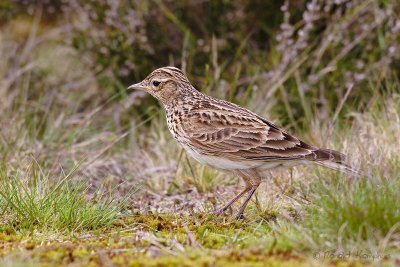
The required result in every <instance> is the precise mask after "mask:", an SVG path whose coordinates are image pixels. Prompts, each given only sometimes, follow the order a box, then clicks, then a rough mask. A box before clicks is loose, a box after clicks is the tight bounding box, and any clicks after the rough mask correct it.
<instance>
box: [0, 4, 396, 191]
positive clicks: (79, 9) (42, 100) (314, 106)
mask: <svg viewBox="0 0 400 267" xmlns="http://www.w3.org/2000/svg"><path fill="white" fill-rule="evenodd" d="M399 14H400V3H399V2H398V1H395V0H353V1H344V0H311V1H305V0H293V1H260V0H251V1H244V0H243V1H242V0H235V1H223V0H221V1H202V0H201V1H200V0H192V1H169V0H152V1H134V0H99V1H81V0H70V1H62V0H59V1H57V0H54V1H50V0H48V1H24V0H21V1H18V0H3V1H1V3H0V25H1V26H0V30H1V31H0V55H1V62H0V114H1V115H0V125H1V129H0V164H2V165H3V167H2V168H3V169H4V172H5V173H12V172H13V171H17V170H18V171H21V172H24V170H25V168H26V166H29V165H30V164H31V163H32V161H35V162H37V163H38V164H39V165H40V166H42V168H43V169H44V172H46V173H48V174H49V177H53V176H54V177H58V175H59V174H60V172H62V171H63V170H70V169H72V168H73V166H76V165H79V167H78V173H79V175H78V176H79V179H83V180H87V181H90V182H91V183H92V184H93V185H94V186H95V187H100V186H105V187H107V186H109V187H112V186H113V185H115V184H121V183H122V184H123V185H122V187H124V186H126V187H127V188H130V186H132V185H135V184H136V183H137V182H138V181H139V182H140V183H144V184H145V185H146V188H147V189H148V190H150V191H151V190H152V191H154V192H167V193H171V192H187V191H190V192H191V191H196V192H197V193H198V192H200V193H202V192H213V191H215V190H216V188H217V187H218V186H217V185H218V184H219V183H218V182H216V178H215V177H216V176H221V177H222V176H224V175H221V174H219V173H217V172H216V171H213V170H210V169H208V168H204V167H198V166H197V165H196V166H197V167H196V168H192V167H191V166H192V165H193V162H191V161H189V160H188V159H186V156H185V155H184V154H182V151H181V150H180V149H179V148H178V146H177V144H176V143H174V142H171V141H172V139H171V136H170V134H169V133H168V130H167V128H166V125H165V119H164V114H163V112H162V110H161V108H160V105H159V104H158V103H157V102H156V101H155V100H154V99H152V98H151V97H150V96H148V95H147V94H145V93H143V92H132V93H130V94H128V92H127V90H126V88H127V86H129V85H130V84H132V83H135V82H138V81H141V80H142V79H143V78H144V77H145V76H147V75H148V74H149V73H150V72H151V71H152V70H154V69H156V68H158V67H161V66H165V65H172V66H176V67H179V68H182V69H183V70H184V71H185V72H186V73H187V75H188V77H189V79H190V80H191V81H192V83H193V84H194V85H195V87H196V88H198V89H199V90H201V91H202V92H204V93H207V94H210V95H212V96H215V97H218V98H222V99H226V100H229V101H233V102H235V103H238V104H240V105H244V106H246V107H248V108H250V109H252V110H254V111H256V112H258V113H259V114H260V115H262V116H265V117H267V118H268V119H271V120H273V121H275V122H276V123H278V124H279V125H282V126H284V127H285V128H286V129H288V130H289V131H292V132H295V133H297V135H300V136H302V137H303V138H304V139H305V140H306V141H308V142H310V143H313V144H315V145H317V146H318V145H319V146H326V147H334V146H336V147H337V149H341V148H342V147H341V145H340V142H339V141H340V140H341V138H342V136H341V135H342V134H344V133H345V132H348V131H351V129H352V125H353V123H354V121H355V118H356V116H355V115H354V114H356V113H363V112H366V111H369V110H370V109H371V107H373V106H374V105H375V104H376V101H380V102H379V103H380V104H379V105H380V106H385V105H386V104H382V103H384V102H383V99H390V98H393V97H394V95H396V94H398V93H399V92H398V89H399V87H398V86H397V83H398V78H399V75H400V61H399V60H400V20H399ZM374 101H375V102H374ZM352 114H353V115H354V116H353V115H352ZM348 142H351V141H348ZM337 144H339V145H337ZM221 179H222V178H221ZM224 179H225V178H224ZM229 179H233V178H229ZM236 182H237V180H233V182H232V184H235V183H236ZM123 192H124V190H123V189H120V190H119V192H118V194H121V195H123V194H124V193H123Z"/></svg>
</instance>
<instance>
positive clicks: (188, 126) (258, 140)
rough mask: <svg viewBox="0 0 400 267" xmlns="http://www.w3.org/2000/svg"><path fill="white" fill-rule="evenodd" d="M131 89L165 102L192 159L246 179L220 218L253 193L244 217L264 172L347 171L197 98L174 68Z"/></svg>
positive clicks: (244, 114)
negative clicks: (305, 167) (310, 166)
mask: <svg viewBox="0 0 400 267" xmlns="http://www.w3.org/2000/svg"><path fill="white" fill-rule="evenodd" d="M129 89H139V90H144V91H147V92H149V93H150V94H152V95H153V96H154V97H156V98H157V99H158V100H160V101H161V103H162V104H163V106H164V108H165V111H166V116H167V122H168V128H169V130H170V131H171V133H172V135H173V136H174V138H175V139H176V140H177V141H178V142H179V143H180V144H181V145H182V146H183V147H184V148H185V150H186V151H187V152H188V153H189V154H190V155H191V156H192V157H193V158H195V159H196V160H197V161H199V162H201V163H203V164H207V165H210V166H212V167H214V168H217V169H222V170H226V171H230V172H234V173H235V174H237V175H240V176H241V177H242V178H243V180H244V182H245V184H246V187H245V189H244V190H243V191H242V192H241V193H240V194H239V195H237V196H236V197H235V198H233V199H232V200H231V201H229V202H228V203H227V204H226V205H225V206H223V207H222V208H220V209H219V210H218V211H217V212H216V213H217V214H220V213H222V212H224V211H225V210H226V209H228V208H229V207H230V206H231V205H232V204H233V203H234V202H235V201H236V200H237V199H239V198H240V197H241V196H242V195H243V194H245V193H246V192H249V193H248V195H247V197H246V199H245V201H244V203H243V204H242V206H241V207H240V209H239V213H238V217H239V218H240V217H242V215H243V211H244V209H245V207H246V205H247V203H248V202H249V200H250V198H251V196H252V195H253V193H254V192H255V190H256V189H257V187H258V186H259V184H260V182H261V180H262V179H263V178H265V175H264V172H263V171H264V170H266V169H270V168H275V167H279V166H284V167H288V166H294V165H299V164H306V163H316V164H319V165H322V166H325V167H329V168H334V169H341V168H343V169H347V168H348V167H347V165H345V164H344V163H343V161H344V156H343V154H341V153H339V152H337V151H333V150H329V149H319V148H316V147H313V146H310V145H307V144H306V143H304V142H302V141H301V140H299V139H298V138H296V137H294V136H292V135H290V134H288V133H287V132H285V131H284V130H282V129H280V128H278V127H277V126H275V125H274V124H273V123H271V122H269V121H267V120H266V119H264V118H262V117H260V116H258V115H257V114H255V113H253V112H251V111H250V110H247V109H245V108H242V107H240V106H238V105H235V104H233V103H230V102H227V101H224V100H219V99H215V98H213V97H210V96H207V95H204V94H202V93H200V92H198V91H197V90H196V89H195V88H194V87H193V86H192V85H191V84H190V82H189V80H188V79H187V77H186V75H185V74H184V73H183V72H182V71H181V70H179V69H177V68H175V67H163V68H159V69H156V70H155V71H153V72H152V73H151V74H150V75H149V76H147V77H146V78H145V79H144V80H143V81H142V82H140V83H137V84H134V85H131V86H130V87H129Z"/></svg>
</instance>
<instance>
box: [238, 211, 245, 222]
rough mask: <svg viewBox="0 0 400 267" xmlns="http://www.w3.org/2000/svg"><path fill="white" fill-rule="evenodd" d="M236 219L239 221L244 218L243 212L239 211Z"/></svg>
mask: <svg viewBox="0 0 400 267" xmlns="http://www.w3.org/2000/svg"><path fill="white" fill-rule="evenodd" d="M236 220H238V221H240V220H244V215H243V212H239V213H238V214H237V215H236Z"/></svg>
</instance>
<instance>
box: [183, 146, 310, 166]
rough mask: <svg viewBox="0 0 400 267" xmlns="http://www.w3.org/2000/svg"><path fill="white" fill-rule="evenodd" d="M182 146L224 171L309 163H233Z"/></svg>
mask: <svg viewBox="0 0 400 267" xmlns="http://www.w3.org/2000/svg"><path fill="white" fill-rule="evenodd" d="M182 146H183V147H184V148H185V150H186V152H187V153H188V154H189V155H190V156H191V157H192V158H194V159H195V160H197V161H198V162H200V163H202V164H206V165H209V166H211V167H214V168H217V169H222V170H246V169H254V168H257V169H261V170H267V169H274V168H280V167H284V168H288V167H293V166H296V165H300V164H307V163H309V161H306V160H294V161H285V160H281V161H279V160H277V161H271V162H265V161H255V160H242V161H233V160H230V159H227V158H222V157H216V156H209V155H203V154H200V153H198V152H197V151H196V150H194V149H192V148H191V147H189V146H186V145H183V144H182Z"/></svg>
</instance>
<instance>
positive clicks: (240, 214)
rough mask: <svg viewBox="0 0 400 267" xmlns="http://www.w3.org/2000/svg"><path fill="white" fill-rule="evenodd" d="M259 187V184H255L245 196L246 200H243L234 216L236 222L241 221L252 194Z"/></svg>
mask: <svg viewBox="0 0 400 267" xmlns="http://www.w3.org/2000/svg"><path fill="white" fill-rule="evenodd" d="M259 185H260V183H256V184H253V185H252V187H251V189H250V192H249V193H248V194H247V197H246V199H245V200H244V202H243V204H242V206H241V207H240V208H239V212H238V214H237V216H236V219H238V220H240V219H243V212H244V209H245V208H246V206H247V204H248V203H249V201H250V199H251V197H252V196H253V194H254V192H255V191H256V190H257V188H258V186H259Z"/></svg>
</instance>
